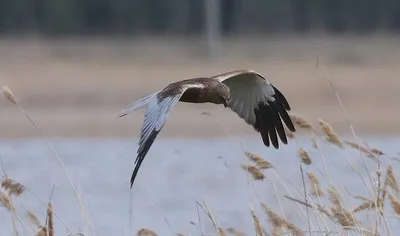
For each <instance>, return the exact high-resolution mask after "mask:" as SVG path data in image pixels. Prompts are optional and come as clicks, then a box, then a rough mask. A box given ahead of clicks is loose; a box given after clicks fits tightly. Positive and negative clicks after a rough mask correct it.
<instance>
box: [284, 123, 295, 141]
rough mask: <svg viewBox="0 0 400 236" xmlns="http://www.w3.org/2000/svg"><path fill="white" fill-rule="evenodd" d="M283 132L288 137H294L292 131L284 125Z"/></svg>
mask: <svg viewBox="0 0 400 236" xmlns="http://www.w3.org/2000/svg"><path fill="white" fill-rule="evenodd" d="M284 130H285V134H286V136H287V137H288V138H289V139H294V133H293V132H292V131H290V130H289V129H288V128H287V127H286V126H284Z"/></svg>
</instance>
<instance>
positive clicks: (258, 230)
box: [251, 210, 264, 236]
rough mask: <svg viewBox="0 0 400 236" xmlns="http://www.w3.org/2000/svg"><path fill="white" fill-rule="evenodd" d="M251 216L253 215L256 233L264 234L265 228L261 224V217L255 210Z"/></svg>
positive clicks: (260, 235)
mask: <svg viewBox="0 0 400 236" xmlns="http://www.w3.org/2000/svg"><path fill="white" fill-rule="evenodd" d="M251 216H252V217H253V221H254V227H255V229H256V235H257V236H264V230H263V228H262V226H261V223H260V219H259V218H258V216H257V215H256V213H255V212H254V211H253V210H251Z"/></svg>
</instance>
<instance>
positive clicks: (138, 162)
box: [131, 131, 159, 189]
mask: <svg viewBox="0 0 400 236" xmlns="http://www.w3.org/2000/svg"><path fill="white" fill-rule="evenodd" d="M158 133H159V131H153V132H152V133H151V134H150V137H149V138H148V139H147V140H146V142H145V143H144V144H143V145H142V146H141V147H140V148H139V149H138V155H137V158H136V160H135V169H133V173H132V177H131V189H132V186H133V183H134V182H135V178H136V176H137V174H138V172H139V168H140V166H141V165H142V162H143V160H144V158H145V156H146V154H147V152H148V151H149V149H150V147H151V145H152V144H153V142H154V140H155V139H156V137H157V134H158Z"/></svg>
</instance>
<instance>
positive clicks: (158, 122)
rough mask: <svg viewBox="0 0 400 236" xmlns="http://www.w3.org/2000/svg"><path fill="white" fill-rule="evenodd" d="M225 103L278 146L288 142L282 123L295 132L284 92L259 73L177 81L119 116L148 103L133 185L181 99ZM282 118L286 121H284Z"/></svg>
mask: <svg viewBox="0 0 400 236" xmlns="http://www.w3.org/2000/svg"><path fill="white" fill-rule="evenodd" d="M178 101H181V102H187V103H207V102H209V103H214V104H224V105H225V107H226V106H227V107H229V108H230V109H231V110H232V111H234V112H235V113H237V114H238V116H239V117H241V118H242V119H243V120H244V121H245V122H246V123H247V124H249V125H251V126H253V128H254V129H255V130H256V131H257V132H259V133H260V135H261V138H262V140H263V143H264V144H265V145H266V146H267V147H269V146H270V143H271V144H272V145H273V146H274V147H275V148H279V142H278V137H279V139H280V140H281V141H282V143H284V144H287V138H286V134H285V130H284V127H283V125H286V126H287V127H288V129H289V130H290V131H292V132H295V127H294V125H293V123H292V121H291V119H290V117H289V115H288V113H287V111H289V110H290V106H289V103H288V101H287V100H286V98H285V97H284V96H283V94H282V93H281V92H280V91H279V90H278V89H277V88H275V87H274V86H273V85H272V84H270V83H269V82H268V81H267V80H266V79H265V78H264V77H263V76H261V75H260V74H259V73H257V72H255V71H251V70H238V71H232V72H227V73H224V74H220V75H216V76H212V77H209V78H207V77H203V78H194V79H187V80H182V81H178V82H174V83H171V84H169V85H168V86H166V87H165V88H164V89H162V90H161V91H159V92H156V93H153V94H151V95H148V96H146V97H144V98H142V99H140V100H139V101H137V102H135V103H133V104H131V105H129V106H127V107H126V108H125V109H124V110H123V111H122V112H121V113H120V114H119V117H122V116H125V115H127V114H128V113H130V112H132V111H134V110H137V109H139V108H141V107H143V106H145V105H147V109H146V113H145V121H144V124H143V127H142V130H141V134H140V140H139V148H138V155H137V158H136V161H135V164H136V165H135V168H134V171H133V174H132V178H131V187H132V185H133V182H134V180H135V178H136V175H137V173H138V170H139V168H140V165H141V163H142V162H143V160H144V158H145V156H146V154H147V152H148V151H149V149H150V147H151V145H152V143H153V142H154V140H155V138H156V137H157V135H158V133H159V132H160V131H161V129H162V127H163V126H164V124H165V122H166V120H167V117H168V114H169V112H170V111H171V109H172V108H173V106H174V105H175V104H176V103H177V102H178ZM282 121H283V122H282Z"/></svg>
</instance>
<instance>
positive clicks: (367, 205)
mask: <svg viewBox="0 0 400 236" xmlns="http://www.w3.org/2000/svg"><path fill="white" fill-rule="evenodd" d="M382 204H383V199H379V200H376V201H374V200H366V201H364V202H363V203H362V204H361V205H359V206H358V207H356V208H355V209H354V210H353V212H354V213H356V212H360V211H365V210H371V209H375V208H379V207H381V206H382Z"/></svg>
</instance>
